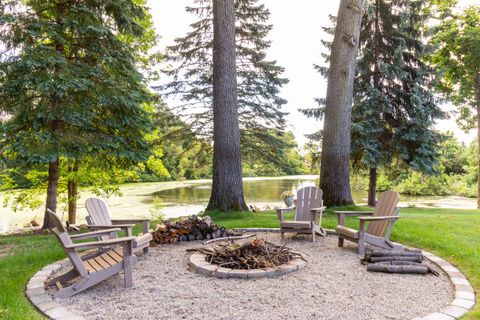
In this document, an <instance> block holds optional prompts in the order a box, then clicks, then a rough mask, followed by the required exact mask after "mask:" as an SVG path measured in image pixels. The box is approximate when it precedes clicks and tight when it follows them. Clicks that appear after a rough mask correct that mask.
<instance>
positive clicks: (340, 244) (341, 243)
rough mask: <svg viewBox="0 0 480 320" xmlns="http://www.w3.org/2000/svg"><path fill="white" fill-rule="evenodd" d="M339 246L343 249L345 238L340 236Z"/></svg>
mask: <svg viewBox="0 0 480 320" xmlns="http://www.w3.org/2000/svg"><path fill="white" fill-rule="evenodd" d="M338 246H339V247H343V238H342V237H340V236H338Z"/></svg>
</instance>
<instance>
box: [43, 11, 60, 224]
mask: <svg viewBox="0 0 480 320" xmlns="http://www.w3.org/2000/svg"><path fill="white" fill-rule="evenodd" d="M56 7H57V12H58V17H57V18H56V19H55V22H56V24H57V25H58V26H60V28H61V29H62V30H63V26H64V22H63V15H64V13H65V5H64V4H63V3H57V5H56ZM55 50H56V51H57V52H60V53H62V54H63V55H64V54H65V48H64V46H63V44H62V43H61V42H58V41H57V42H56V43H55ZM59 102H60V99H59V98H57V99H56V101H54V103H55V104H56V105H59V104H60V103H59ZM60 126H61V121H60V120H53V121H52V122H51V132H52V133H53V134H54V135H55V134H56V133H57V131H58V130H59V128H60ZM55 149H56V146H55V145H54V150H55ZM55 151H56V150H55ZM59 171H60V159H59V157H58V155H57V156H56V159H55V160H54V161H53V162H50V164H49V165H48V187H47V201H46V209H45V215H44V217H43V226H42V229H49V228H50V227H52V224H51V222H50V219H49V218H48V215H47V209H50V210H51V211H53V212H55V213H57V188H58V179H59V175H60V173H59Z"/></svg>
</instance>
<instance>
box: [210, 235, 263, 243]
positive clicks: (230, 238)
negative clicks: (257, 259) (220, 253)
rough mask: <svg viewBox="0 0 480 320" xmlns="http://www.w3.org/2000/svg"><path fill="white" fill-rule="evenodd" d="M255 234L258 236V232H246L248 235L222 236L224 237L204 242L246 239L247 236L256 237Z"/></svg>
mask: <svg viewBox="0 0 480 320" xmlns="http://www.w3.org/2000/svg"><path fill="white" fill-rule="evenodd" d="M255 236H256V234H246V235H243V236H233V237H222V238H217V239H212V240H208V241H205V242H203V244H209V243H212V242H216V241H228V240H237V239H246V238H251V237H255Z"/></svg>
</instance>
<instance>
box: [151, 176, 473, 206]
mask: <svg viewBox="0 0 480 320" xmlns="http://www.w3.org/2000/svg"><path fill="white" fill-rule="evenodd" d="M315 184H316V177H315V176H302V177H298V178H294V179H292V178H289V179H274V180H273V179H253V180H250V179H248V180H246V181H243V190H244V194H245V200H246V202H247V204H253V205H259V204H269V205H273V206H276V205H279V204H281V203H282V199H281V198H280V195H281V194H282V192H283V191H286V190H291V191H296V190H298V189H300V188H302V187H305V186H313V185H315ZM210 193H211V185H210V183H204V184H197V185H193V186H188V187H180V188H176V189H170V190H163V191H157V192H154V193H151V194H149V195H148V198H147V199H146V200H147V202H148V201H150V202H151V201H152V200H153V199H154V198H159V199H161V200H162V201H163V203H164V204H165V205H166V206H177V207H178V206H183V205H189V206H199V205H203V206H205V205H206V204H207V203H208V200H209V199H210ZM352 197H353V201H354V202H355V203H356V204H358V205H364V204H366V203H367V192H366V191H362V190H352ZM400 205H401V206H403V207H406V206H417V207H433V208H472V209H473V208H475V205H476V201H475V199H471V198H464V197H456V196H447V197H440V196H438V197H427V196H411V195H405V194H402V195H401V197H400Z"/></svg>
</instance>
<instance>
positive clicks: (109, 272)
mask: <svg viewBox="0 0 480 320" xmlns="http://www.w3.org/2000/svg"><path fill="white" fill-rule="evenodd" d="M47 214H48V216H49V219H50V221H51V222H52V224H53V228H52V231H53V233H54V234H55V236H56V237H57V238H58V240H59V241H60V243H61V244H62V246H63V249H64V250H65V253H66V254H67V256H68V259H69V260H70V262H71V263H72V265H73V269H71V270H70V271H68V272H67V273H65V274H63V275H61V276H58V277H56V278H54V279H52V280H50V281H49V282H48V283H47V286H52V285H57V287H58V289H59V290H58V291H57V292H56V293H55V294H54V297H55V298H68V297H71V296H73V295H76V294H78V293H80V292H82V291H84V290H85V289H88V288H90V287H92V286H93V285H95V284H97V283H99V282H101V281H103V280H105V279H107V278H110V277H111V276H113V275H115V274H117V273H119V272H121V271H124V279H125V288H129V287H132V286H133V278H132V264H134V263H135V262H136V261H137V257H136V256H135V255H134V254H133V253H132V247H133V241H134V240H135V237H123V238H115V239H108V240H102V241H93V242H81V243H74V242H73V240H80V239H89V238H96V237H99V236H104V235H108V234H110V233H112V232H118V231H120V228H110V229H104V230H99V231H93V232H88V233H80V234H76V235H69V234H68V232H67V230H66V229H65V227H64V226H63V224H62V222H61V221H60V219H59V218H58V217H57V215H56V214H55V213H54V212H52V211H50V210H49V209H47ZM103 247H111V248H113V249H112V250H109V251H107V252H105V253H103V254H101V255H97V256H95V257H89V256H88V255H86V256H82V253H81V252H82V251H85V250H89V249H98V248H103ZM75 278H78V280H77V281H75V282H74V283H73V284H70V285H69V286H68V287H65V288H64V287H63V285H65V284H67V283H68V282H70V281H71V280H73V279H75Z"/></svg>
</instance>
